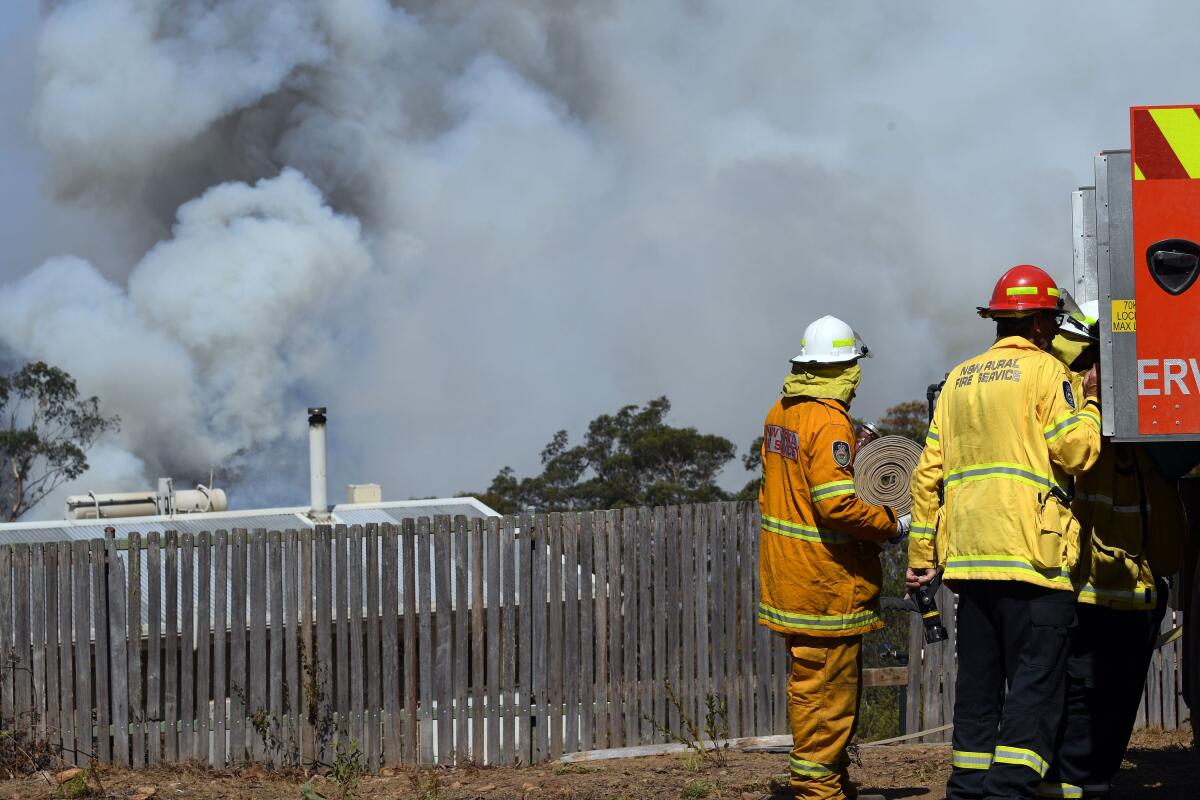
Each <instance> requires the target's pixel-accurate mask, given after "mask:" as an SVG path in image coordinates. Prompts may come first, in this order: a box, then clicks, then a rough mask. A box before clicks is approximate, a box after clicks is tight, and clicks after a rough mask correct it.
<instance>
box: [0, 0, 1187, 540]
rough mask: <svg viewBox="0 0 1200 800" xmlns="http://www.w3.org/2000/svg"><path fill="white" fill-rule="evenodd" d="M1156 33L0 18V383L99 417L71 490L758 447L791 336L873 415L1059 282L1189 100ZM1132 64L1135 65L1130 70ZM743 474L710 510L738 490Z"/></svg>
mask: <svg viewBox="0 0 1200 800" xmlns="http://www.w3.org/2000/svg"><path fill="white" fill-rule="evenodd" d="M1198 26H1200V7H1197V6H1196V4H1194V3H1193V4H1189V3H1182V2H1147V3H1140V4H1137V5H1136V6H1135V5H1134V4H1129V3H1118V2H1088V3H1075V2H1064V3H1055V4H1047V3H1032V2H1010V3H1003V4H998V3H972V2H966V3H951V2H924V3H906V4H897V3H887V2H862V3H838V4H830V3H809V2H795V1H794V0H761V1H760V2H755V3H749V4H747V3H740V4H731V3H724V2H716V1H715V0H714V1H712V2H705V1H703V0H678V1H677V2H666V1H664V2H659V3H638V2H618V1H617V0H593V1H592V2H567V1H565V0H560V2H553V3H549V2H547V3H538V2H532V0H529V1H526V2H510V3H504V4H500V3H484V4H480V3H475V2H467V0H461V1H459V0H443V1H442V2H437V3H435V2H431V1H430V0H413V1H412V2H395V3H389V2H386V0H353V2H351V0H223V1H222V2H203V3H201V2H185V1H184V0H176V2H171V3H146V2H143V1H142V0H103V1H102V0H74V2H44V3H42V4H41V7H40V8H37V7H33V5H32V4H7V5H6V6H5V8H4V10H3V11H2V12H0V64H2V66H3V69H2V70H0V103H3V104H4V107H5V108H4V112H5V113H4V114H3V115H2V116H0V164H2V165H3V168H4V175H5V181H4V183H3V185H0V238H2V240H3V241H4V242H5V245H6V247H5V252H4V256H3V258H0V284H2V286H0V352H3V353H4V354H5V355H6V357H7V360H8V361H9V362H11V363H19V362H20V361H22V360H29V359H35V358H36V359H43V360H47V361H49V362H51V363H54V364H57V365H58V366H61V367H63V368H65V369H67V370H68V371H69V372H71V374H72V375H74V376H75V377H76V378H77V379H78V381H79V384H80V389H81V391H83V392H85V393H87V394H96V395H98V396H99V397H100V399H101V403H102V405H103V407H104V408H105V409H107V410H110V411H112V412H115V413H118V414H119V415H120V416H121V419H122V427H121V431H120V432H119V433H116V434H113V435H112V436H110V437H108V438H107V439H105V440H104V441H103V442H101V443H100V444H99V445H98V446H97V448H96V449H95V450H94V452H93V454H92V459H91V461H92V465H93V468H92V470H91V472H89V474H88V475H85V476H84V477H83V478H82V479H80V481H78V482H76V484H75V485H73V486H71V487H64V489H63V491H62V492H60V493H59V494H58V495H56V496H55V497H53V498H49V499H48V500H47V502H46V503H44V504H43V507H41V508H39V509H37V510H35V513H34V515H33V516H42V517H54V516H58V515H59V513H60V509H61V499H62V497H61V495H62V494H64V493H65V492H67V491H75V490H83V491H86V490H88V489H96V490H102V491H118V490H134V489H138V488H142V487H150V486H152V485H153V483H154V481H153V479H154V478H155V477H157V476H159V475H171V476H173V477H174V478H175V479H176V482H177V484H187V483H190V482H195V481H207V479H208V475H209V472H210V470H211V469H216V470H217V473H218V475H221V476H223V477H222V479H221V480H222V481H223V482H224V483H225V485H226V488H227V489H228V491H229V495H230V500H231V504H232V505H233V506H234V507H240V508H250V507H259V506H263V505H275V504H290V503H295V504H303V503H305V502H306V500H307V483H306V481H305V480H304V477H305V471H306V469H305V467H306V465H305V452H306V439H305V432H304V426H305V415H304V409H305V408H306V407H307V406H309V405H325V406H327V407H328V408H329V420H330V422H329V436H330V441H329V453H330V467H329V471H330V486H331V489H330V495H331V497H333V498H335V499H336V498H338V497H340V495H341V492H342V489H341V487H342V486H343V485H344V484H346V483H364V482H378V483H380V484H382V485H383V491H384V497H385V498H386V499H404V498H408V497H419V496H429V495H448V494H453V493H456V492H458V491H460V490H482V489H484V488H486V486H487V484H488V483H489V482H490V480H491V478H492V476H493V475H495V474H496V472H497V471H498V470H499V469H500V468H501V467H503V466H505V465H511V466H512V467H513V468H514V469H516V470H517V472H518V473H519V474H529V473H531V472H533V471H536V470H537V468H538V454H539V452H540V450H541V448H542V447H543V445H544V444H545V443H546V442H547V441H549V439H550V438H551V436H552V435H553V434H554V432H555V431H556V430H559V429H566V430H568V431H569V432H570V433H571V434H572V437H573V438H578V436H579V435H580V434H581V433H582V431H583V430H584V429H585V428H586V425H587V422H588V421H589V420H591V419H592V418H594V417H595V416H597V415H599V414H602V413H610V412H613V411H615V410H617V409H618V408H620V407H621V406H623V405H626V404H635V403H636V404H640V403H644V402H645V401H647V400H649V399H651V398H653V397H657V396H659V395H666V396H668V397H669V398H670V400H671V402H672V404H673V409H672V412H671V416H670V421H671V422H672V423H673V424H676V425H690V426H695V427H696V428H698V429H699V430H701V431H703V432H706V433H718V434H721V435H723V436H726V437H728V438H729V439H731V440H732V441H733V442H734V443H735V444H737V445H738V447H739V452H741V451H744V449H745V447H746V445H747V444H749V442H750V441H751V440H753V438H754V437H755V436H756V435H758V432H759V429H760V427H761V424H762V418H763V416H764V415H765V413H766V411H767V409H768V408H769V407H770V405H771V403H772V402H773V401H774V399H775V398H776V397H777V395H778V392H779V388H780V385H781V383H782V379H783V376H784V374H785V373H786V372H787V369H788V363H787V362H788V359H789V358H790V357H791V356H792V355H794V354H795V353H796V352H797V351H798V349H799V340H800V337H801V334H802V332H803V330H804V327H805V326H806V325H807V323H808V322H809V321H811V320H813V319H815V318H816V317H819V316H822V315H824V314H834V315H836V316H839V317H842V318H843V319H845V320H847V321H848V322H849V323H850V324H851V325H853V326H854V327H855V328H856V329H857V330H858V331H859V333H860V334H861V335H862V336H863V338H864V339H865V340H866V341H867V343H868V344H869V345H870V347H871V350H872V352H873V353H874V354H875V357H874V358H873V359H871V360H869V361H867V362H865V363H864V369H863V373H864V379H863V383H862V386H861V387H860V390H859V393H858V396H857V398H856V400H855V402H854V406H853V409H852V411H853V413H854V414H855V415H856V416H859V417H862V418H865V419H875V418H878V417H879V416H880V415H881V413H882V412H883V410H884V409H885V408H886V407H888V406H890V405H893V404H895V403H897V402H901V401H905V400H910V399H919V398H923V397H924V393H925V387H926V385H927V384H929V383H930V382H932V381H935V380H937V379H938V378H939V377H940V376H941V375H942V374H943V373H945V372H946V370H947V369H949V368H950V367H951V366H952V365H953V364H955V363H956V362H958V361H959V360H961V359H963V358H966V357H969V356H971V355H973V354H974V353H976V352H978V351H980V350H981V349H983V348H984V347H986V346H987V344H988V343H989V341H990V336H989V334H990V329H989V327H988V325H987V324H986V323H984V322H982V321H980V320H979V319H978V318H977V317H976V316H975V313H974V308H975V306H977V305H979V304H981V303H983V302H985V300H986V298H987V296H988V294H989V293H990V289H991V286H992V284H993V283H994V281H995V279H996V278H997V277H998V276H999V275H1000V274H1001V273H1002V272H1003V271H1004V270H1005V269H1006V268H1008V267H1009V266H1012V265H1013V264H1017V263H1034V264H1038V265H1041V266H1043V267H1045V268H1046V269H1048V270H1049V271H1050V272H1051V274H1052V275H1054V276H1055V277H1056V278H1057V279H1058V280H1059V281H1060V283H1063V284H1067V283H1069V281H1070V278H1071V230H1070V193H1071V191H1072V190H1073V189H1074V188H1076V187H1077V186H1080V185H1087V184H1090V183H1091V182H1092V157H1093V156H1094V155H1095V154H1096V153H1097V152H1099V151H1100V150H1102V149H1111V148H1123V147H1127V146H1128V141H1129V134H1128V108H1129V106H1131V105H1149V104H1167V103H1193V102H1200V90H1197V88H1196V75H1197V66H1198V65H1200V54H1197V51H1196V48H1195V47H1194V44H1193V42H1192V38H1193V32H1194V31H1195V30H1196V29H1197V27H1198ZM1147 31H1153V37H1148V36H1147ZM747 478H748V476H747V475H746V473H745V472H744V471H743V470H742V468H741V465H740V460H737V461H734V462H731V465H730V467H729V468H728V469H727V470H726V472H725V473H724V475H723V477H722V480H723V482H724V484H725V485H726V486H728V487H729V488H734V487H740V486H741V485H742V484H744V483H745V481H746V479H747Z"/></svg>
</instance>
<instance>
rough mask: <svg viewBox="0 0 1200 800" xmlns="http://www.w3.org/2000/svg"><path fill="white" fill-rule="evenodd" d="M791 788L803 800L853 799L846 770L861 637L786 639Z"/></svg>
mask: <svg viewBox="0 0 1200 800" xmlns="http://www.w3.org/2000/svg"><path fill="white" fill-rule="evenodd" d="M788 644H789V645H790V647H791V650H792V671H791V676H790V677H789V679H788V722H789V723H790V725H791V728H792V754H791V759H790V763H789V766H790V767H791V770H790V771H791V781H790V785H791V789H792V792H793V793H794V794H795V796H796V797H797V798H803V800H845V799H846V798H853V797H855V796H856V795H857V790H856V789H855V787H854V785H853V784H852V783H851V782H850V775H849V773H848V772H847V767H848V766H849V764H850V759H849V758H848V757H847V755H846V746H847V745H849V744H850V740H851V738H852V737H853V736H854V728H855V725H856V723H857V721H858V702H859V698H860V696H861V694H862V682H861V679H860V673H861V671H862V670H861V666H862V637H861V636H846V637H838V638H826V637H815V636H790V637H788Z"/></svg>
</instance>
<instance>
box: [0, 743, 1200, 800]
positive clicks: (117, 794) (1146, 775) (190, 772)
mask: <svg viewBox="0 0 1200 800" xmlns="http://www.w3.org/2000/svg"><path fill="white" fill-rule="evenodd" d="M1190 738H1191V734H1190V732H1188V731H1179V732H1162V731H1145V732H1139V734H1137V736H1136V737H1135V740H1134V746H1133V747H1132V748H1131V750H1130V752H1129V754H1128V756H1127V759H1126V764H1125V767H1124V769H1123V770H1122V772H1121V774H1120V776H1118V779H1117V784H1116V785H1117V788H1118V790H1119V791H1120V792H1121V794H1120V795H1119V796H1122V797H1134V798H1138V800H1143V799H1144V800H1195V798H1196V797H1197V789H1196V787H1197V786H1200V756H1198V755H1197V754H1196V753H1193V752H1190V750H1188V749H1187V748H1188V746H1189V744H1190ZM859 756H860V761H861V763H860V764H856V765H855V766H854V767H853V768H852V770H851V771H852V774H853V776H854V777H855V778H856V779H857V780H859V781H861V782H862V783H863V785H864V787H871V788H873V789H875V790H877V791H881V792H883V793H884V794H885V796H887V797H888V798H889V800H892V799H896V800H898V799H899V798H921V799H922V800H943V798H944V797H945V794H944V784H945V779H946V775H947V773H948V763H949V758H950V755H949V747H948V746H947V745H904V746H889V747H869V748H863V749H862V750H861V751H860V753H859ZM786 763H787V762H786V756H784V755H781V754H773V753H730V754H729V758H728V762H727V763H726V765H725V766H723V767H718V766H716V765H713V764H711V763H709V762H706V761H704V760H703V759H697V758H694V757H689V756H688V755H687V754H683V755H671V756H655V757H649V758H638V759H624V760H615V761H603V762H593V763H582V764H557V763H556V764H545V765H541V766H537V767H525V768H484V769H475V768H469V767H468V768H458V769H448V770H432V769H431V770H414V771H401V770H395V771H389V772H388V774H386V775H380V776H366V777H363V778H361V779H360V781H359V784H358V787H357V791H356V792H355V794H354V796H356V797H359V798H372V799H374V798H379V799H380V800H475V798H482V799H483V800H512V799H515V798H519V799H520V800H535V799H540V798H549V800H593V799H595V800H599V798H611V799H612V800H617V799H618V798H624V799H625V800H672V799H673V798H718V799H721V800H730V799H732V800H749V798H757V797H760V796H761V795H762V794H764V793H765V792H767V791H768V790H769V782H770V780H771V779H772V777H774V776H782V774H783V772H784V770H785V769H786ZM99 777H100V778H101V780H102V784H103V787H104V796H106V797H109V798H122V799H123V800H129V798H133V797H135V796H138V792H139V791H141V792H144V791H145V790H146V788H147V787H152V788H153V789H154V795H153V797H154V798H189V799H190V798H196V800H218V799H219V800H302V788H303V786H304V784H305V781H306V780H308V781H309V783H310V786H311V790H312V794H311V795H310V800H311V797H317V796H323V797H326V798H331V799H332V798H336V797H338V795H339V788H340V787H339V786H338V785H337V784H336V782H334V781H333V780H331V778H330V777H329V776H321V775H318V776H305V775H302V774H279V773H272V772H268V771H267V770H264V769H262V768H259V767H249V768H247V769H244V770H240V771H237V772H220V773H214V772H209V771H206V770H202V769H199V768H191V767H185V768H178V769H171V770H167V769H155V770H144V771H141V772H132V771H128V770H101V771H100V775H99ZM59 794H60V793H59V792H58V791H57V790H55V789H52V788H51V787H50V786H49V785H48V783H47V780H46V778H45V777H44V776H40V775H37V774H34V775H31V776H26V777H20V778H17V779H11V780H4V781H0V798H2V799H3V800H49V799H50V798H55V797H58V796H59Z"/></svg>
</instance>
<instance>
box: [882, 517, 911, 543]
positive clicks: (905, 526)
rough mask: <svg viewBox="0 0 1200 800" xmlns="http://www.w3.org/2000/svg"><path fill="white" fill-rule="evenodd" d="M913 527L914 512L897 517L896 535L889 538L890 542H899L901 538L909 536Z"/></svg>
mask: <svg viewBox="0 0 1200 800" xmlns="http://www.w3.org/2000/svg"><path fill="white" fill-rule="evenodd" d="M911 528H912V514H905V515H904V516H901V517H897V518H896V535H895V536H893V537H892V538H890V539H888V544H898V543H899V542H900V540H901V539H903V538H904V537H905V536H908V532H909V530H910V529H911Z"/></svg>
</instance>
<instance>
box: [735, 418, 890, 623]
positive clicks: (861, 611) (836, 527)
mask: <svg viewBox="0 0 1200 800" xmlns="http://www.w3.org/2000/svg"><path fill="white" fill-rule="evenodd" d="M853 457H854V428H853V426H852V424H851V422H850V415H849V414H848V413H847V411H846V407H845V406H844V405H842V404H841V403H840V402H838V401H837V400H826V399H814V398H809V397H783V398H780V400H779V401H778V402H777V403H776V404H775V406H774V407H773V408H772V409H771V411H770V413H768V414H767V419H766V424H765V427H764V429H763V445H762V464H763V480H762V488H761V489H760V490H759V497H758V502H759V506H760V508H761V510H762V535H761V537H760V542H759V577H760V582H761V588H760V591H759V606H758V621H759V623H761V624H763V625H766V626H767V627H768V628H772V629H773V630H776V631H779V632H781V633H803V634H807V635H809V636H857V635H860V634H863V633H866V632H868V631H873V630H878V629H879V628H882V627H883V621H882V620H881V618H880V615H879V588H880V584H881V583H882V580H883V578H882V570H881V569H880V565H879V545H878V543H881V542H885V541H887V540H888V539H891V538H892V537H894V536H895V535H896V520H895V515H894V514H893V513H892V511H891V509H887V508H881V507H878V506H872V505H868V504H867V503H864V502H863V501H862V500H860V499H858V497H857V496H856V495H855V493H854V473H853V471H852V469H851V467H850V464H851V461H852V459H853Z"/></svg>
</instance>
